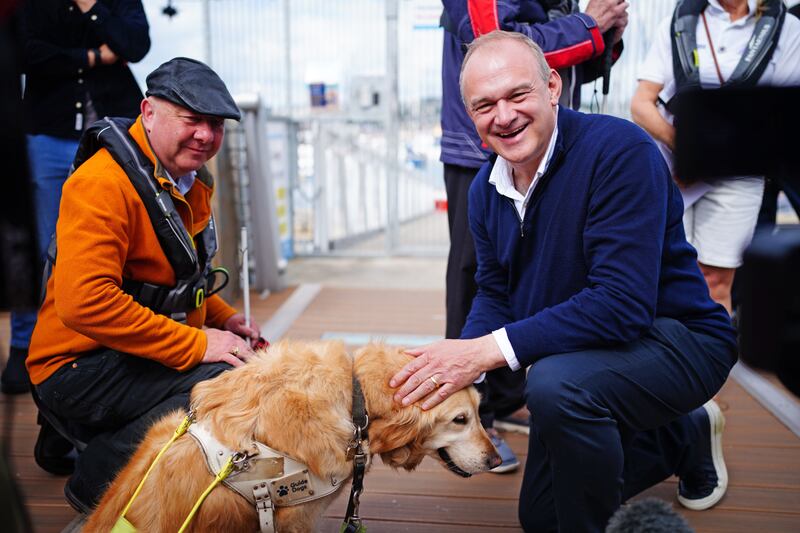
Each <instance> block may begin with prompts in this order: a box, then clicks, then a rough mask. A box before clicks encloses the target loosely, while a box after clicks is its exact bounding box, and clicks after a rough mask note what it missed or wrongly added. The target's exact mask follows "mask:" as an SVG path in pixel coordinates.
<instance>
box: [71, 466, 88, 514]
mask: <svg viewBox="0 0 800 533" xmlns="http://www.w3.org/2000/svg"><path fill="white" fill-rule="evenodd" d="M81 487H82V485H81V483H80V481H78V480H76V479H75V476H74V475H73V476H71V477H70V478H69V479H68V480H67V482H66V483H65V484H64V497H65V498H66V499H67V503H69V505H70V506H71V507H72V508H73V509H75V510H76V511H78V512H79V513H83V514H90V513H91V512H92V508H93V507H94V506H93V505H92V499H91V498H89V497H87V496H86V495H85V494H83V491H82V490H81Z"/></svg>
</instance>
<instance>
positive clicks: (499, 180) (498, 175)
mask: <svg viewBox="0 0 800 533" xmlns="http://www.w3.org/2000/svg"><path fill="white" fill-rule="evenodd" d="M558 107H559V106H556V117H555V122H554V127H553V133H552V135H550V144H548V145H547V151H546V152H545V154H544V157H543V158H542V160H541V161H540V162H539V168H537V169H536V174H535V175H534V176H533V180H532V181H531V185H530V187H529V188H528V191H527V193H526V194H525V195H524V196H523V195H522V194H521V193H520V192H519V191H518V190H517V189H516V187H514V178H513V176H512V172H511V164H510V163H509V162H508V161H506V160H505V159H503V158H502V157H501V156H500V155H498V156H497V160H496V161H495V163H494V166H493V167H492V171H491V172H490V173H489V183H491V184H492V185H494V186H495V188H496V189H497V192H498V193H499V194H501V195H503V196H506V197H508V198H511V199H512V200H517V201H519V200H525V199H526V198H527V197H528V196H529V195H530V193H531V191H532V190H533V188H534V186H535V185H536V183H537V182H538V181H539V178H540V177H542V175H543V174H544V173H545V172H547V167H548V166H550V160H551V159H553V152H555V148H556V139H557V138H558Z"/></svg>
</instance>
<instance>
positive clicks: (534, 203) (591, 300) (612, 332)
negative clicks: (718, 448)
mask: <svg viewBox="0 0 800 533" xmlns="http://www.w3.org/2000/svg"><path fill="white" fill-rule="evenodd" d="M558 128H559V130H558V132H559V133H558V138H557V140H556V146H555V150H554V153H553V157H552V159H551V162H550V165H549V167H548V169H547V172H546V173H545V174H544V176H542V177H541V179H540V181H539V184H538V185H537V187H536V189H535V190H534V193H533V196H532V198H531V200H530V201H529V203H528V207H527V209H526V211H525V218H524V220H522V221H520V219H519V215H518V213H517V211H516V210H515V208H514V205H513V203H512V201H511V200H510V199H508V198H506V197H503V196H500V195H499V194H498V193H497V190H496V189H495V188H494V186H493V185H491V184H490V183H489V174H490V172H491V168H492V165H493V164H494V161H495V159H496V157H492V159H491V160H490V161H489V162H487V163H486V164H484V165H483V167H481V170H480V171H479V172H478V175H477V177H476V178H475V180H474V181H473V183H472V187H471V188H470V193H469V221H470V228H471V230H472V235H473V238H474V241H475V250H476V253H477V257H478V272H477V274H476V276H475V279H476V281H477V282H478V295H477V296H476V297H475V300H474V301H473V304H472V310H471V312H470V314H469V317H468V318H467V323H466V325H465V326H464V330H463V332H462V338H475V337H479V336H482V335H485V334H487V333H489V332H491V331H493V330H495V329H499V328H501V327H503V326H505V328H506V332H507V333H508V338H509V340H510V341H511V345H512V346H513V348H514V352H515V354H516V356H517V359H518V360H519V362H520V363H521V364H522V365H523V367H524V366H525V365H528V364H532V363H534V362H535V361H537V360H538V359H540V358H542V357H545V356H548V355H551V354H558V353H565V352H572V351H577V350H583V349H590V348H598V347H602V346H612V345H615V344H621V343H625V342H628V341H632V340H634V339H637V338H639V337H641V336H642V335H643V334H644V333H645V332H647V331H648V330H649V329H650V327H651V326H652V324H653V320H654V319H655V317H670V318H674V319H676V320H678V321H680V322H682V323H683V324H684V325H685V326H686V327H687V328H689V329H690V330H692V331H696V332H699V333H705V334H707V335H711V336H713V337H716V338H718V339H721V340H723V341H725V342H728V343H730V345H731V346H734V344H735V335H734V331H733V328H732V327H731V325H730V319H729V318H728V315H727V313H726V312H725V310H724V308H723V307H722V306H720V305H718V304H716V303H714V301H713V300H711V298H710V297H709V294H708V288H707V286H706V284H705V280H704V279H703V276H702V274H701V273H700V269H699V268H698V266H697V254H696V252H695V250H694V248H692V247H691V245H689V244H688V243H687V242H686V236H685V234H684V231H683V223H682V217H683V201H682V199H681V195H680V192H679V191H678V189H677V187H676V186H675V185H674V184H673V182H672V180H671V178H670V176H669V172H668V170H667V167H666V165H665V163H664V160H663V158H662V156H661V154H660V153H659V152H658V149H657V148H656V146H655V144H654V143H653V142H652V140H651V139H650V138H649V137H648V136H647V134H646V133H644V132H643V131H642V130H641V129H640V128H639V127H637V126H635V125H633V124H632V123H630V122H627V121H625V120H621V119H617V118H613V117H608V116H603V115H584V114H582V113H577V112H574V111H571V110H569V109H564V108H560V109H559V113H558Z"/></svg>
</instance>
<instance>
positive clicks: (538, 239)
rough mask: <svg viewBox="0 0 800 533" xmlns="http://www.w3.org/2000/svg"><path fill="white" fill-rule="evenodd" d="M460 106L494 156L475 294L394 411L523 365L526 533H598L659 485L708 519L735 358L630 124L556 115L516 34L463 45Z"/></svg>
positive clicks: (414, 373) (476, 225) (662, 174)
mask: <svg viewBox="0 0 800 533" xmlns="http://www.w3.org/2000/svg"><path fill="white" fill-rule="evenodd" d="M461 90H462V96H463V99H464V102H465V105H466V108H467V110H468V112H469V115H470V118H471V119H472V120H473V121H474V123H475V126H476V128H477V131H478V133H479V134H480V136H481V139H482V140H483V141H484V142H485V143H486V144H487V145H489V147H490V148H492V149H493V151H494V152H495V153H496V154H497V156H496V157H493V158H492V159H490V160H489V161H488V162H487V163H486V164H484V166H483V167H482V168H481V170H480V171H479V173H478V175H477V176H476V178H475V181H474V183H473V184H472V187H471V189H470V194H469V221H470V229H471V231H472V236H473V239H474V241H475V249H476V253H477V259H478V272H477V275H476V280H477V282H478V294H477V296H476V297H475V300H474V302H473V305H472V310H471V311H470V314H469V316H468V318H467V323H466V325H465V327H464V330H463V334H462V337H461V340H444V341H440V342H437V343H434V344H431V345H428V346H424V347H422V348H419V349H417V350H411V351H410V352H409V353H411V354H412V355H415V356H417V357H416V358H415V360H414V361H412V362H410V363H409V364H408V365H406V367H405V368H403V369H402V370H401V371H400V372H398V373H397V374H396V375H395V376H394V377H393V378H392V382H391V385H392V386H393V387H397V386H400V389H399V390H398V391H397V393H396V400H397V401H402V403H403V404H408V403H412V402H415V401H417V400H423V399H424V401H423V404H422V408H423V409H428V408H430V407H432V406H434V405H436V404H437V403H439V402H440V401H442V399H444V398H445V397H447V396H449V395H450V394H452V393H453V392H454V391H456V390H458V389H461V388H463V387H466V386H468V385H470V384H471V383H472V382H474V381H475V380H476V379H478V378H479V376H480V375H481V373H483V372H486V371H488V370H491V369H493V368H499V367H503V366H508V367H510V368H511V369H512V370H515V369H519V368H525V367H526V366H528V365H531V368H530V371H529V373H528V379H527V384H526V391H525V394H526V401H527V405H528V408H529V409H530V411H531V413H532V423H531V434H530V438H529V450H528V460H527V464H526V466H525V475H524V478H523V483H522V490H521V494H520V506H519V518H520V522H521V523H522V525H523V527H524V528H525V529H526V530H527V531H537V532H541V531H556V530H559V531H582V532H584V531H603V530H604V528H605V526H606V523H607V522H608V519H609V518H610V517H611V515H612V514H613V513H614V511H615V510H616V509H617V508H618V507H619V506H620V504H621V503H622V502H623V501H625V500H626V499H627V498H629V497H630V496H633V495H634V494H636V493H638V492H640V491H642V490H644V489H646V488H647V487H650V486H652V485H654V484H656V483H658V482H660V481H662V480H663V479H665V478H667V477H668V476H670V475H672V474H677V475H678V476H679V478H680V483H679V487H678V500H679V501H680V502H681V503H682V504H683V505H684V506H686V507H688V508H691V509H697V510H701V509H707V508H709V507H711V506H713V505H714V504H716V503H717V502H718V501H719V500H720V499H721V498H722V496H723V494H724V493H725V489H726V487H727V472H726V470H725V463H724V461H723V457H722V447H721V437H722V429H723V426H724V418H723V417H722V413H721V412H720V410H719V407H718V406H717V405H716V404H715V403H714V402H713V401H712V400H710V398H711V397H712V396H713V395H714V394H715V393H716V392H717V391H718V390H719V389H720V387H722V385H723V383H724V382H725V379H726V378H727V375H728V372H729V370H730V368H731V366H732V365H733V364H734V363H735V361H736V343H735V337H734V331H733V329H732V327H731V326H730V321H729V319H728V315H727V314H726V313H725V310H724V309H723V308H722V307H721V306H719V305H718V304H716V303H714V302H713V301H712V300H711V298H710V297H709V294H708V289H707V287H706V285H705V283H704V281H703V276H702V274H701V273H700V270H699V269H698V267H697V263H696V254H695V251H694V249H693V248H692V247H691V246H690V245H689V244H688V243H687V242H686V237H685V235H684V232H683V225H682V223H681V219H682V215H683V205H682V200H681V196H680V193H679V192H678V190H677V188H676V187H675V185H674V184H673V183H672V180H671V179H670V176H669V172H668V170H667V168H666V165H665V164H664V161H663V158H662V157H661V155H660V154H659V152H658V149H657V148H656V146H655V145H654V144H653V142H652V141H651V140H650V138H649V137H648V136H647V134H645V133H644V132H643V131H642V130H641V129H639V128H638V127H636V126H634V125H633V124H631V123H629V122H627V121H624V120H620V119H616V118H612V117H607V116H601V115H584V114H581V113H577V112H574V111H572V110H570V109H566V108H563V107H559V106H558V99H559V96H560V94H561V79H560V77H559V75H558V73H557V72H556V71H555V70H552V69H550V68H549V67H548V66H547V63H546V61H545V59H544V56H543V55H542V52H541V50H540V49H539V48H538V47H537V46H536V45H535V44H534V43H533V42H532V41H530V40H529V39H527V38H526V37H524V36H522V35H520V34H515V33H508V32H501V31H497V32H492V33H489V34H487V35H485V36H483V37H481V38H479V39H477V40H476V41H475V42H474V44H473V45H472V46H471V47H470V49H469V51H468V53H467V56H466V58H465V60H464V66H463V67H462V72H461ZM401 385H402V386H401Z"/></svg>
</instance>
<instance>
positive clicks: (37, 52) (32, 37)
mask: <svg viewBox="0 0 800 533" xmlns="http://www.w3.org/2000/svg"><path fill="white" fill-rule="evenodd" d="M55 17H56V13H48V12H45V10H43V9H42V7H41V6H39V5H38V3H36V2H26V3H25V5H24V8H23V15H22V17H21V33H22V39H23V42H24V45H23V56H24V69H25V72H26V73H27V74H37V75H38V76H40V77H42V78H46V79H50V80H53V81H54V82H55V83H57V82H58V81H59V80H62V79H71V78H74V77H75V72H76V71H77V70H78V69H79V68H84V69H88V68H89V55H90V53H91V52H90V49H89V48H86V47H83V46H81V47H63V46H58V45H55V44H53V43H52V42H51V39H52V35H51V32H52V28H53V27H54V26H56V25H57V22H56V21H55V20H54V19H55Z"/></svg>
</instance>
